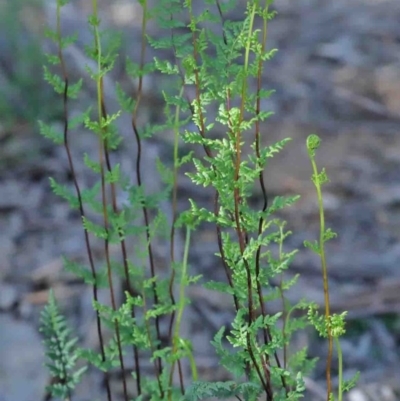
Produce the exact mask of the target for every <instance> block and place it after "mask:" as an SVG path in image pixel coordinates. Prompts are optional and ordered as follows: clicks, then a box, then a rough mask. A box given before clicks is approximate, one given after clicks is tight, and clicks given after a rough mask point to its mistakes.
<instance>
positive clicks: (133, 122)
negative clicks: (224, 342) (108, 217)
mask: <svg viewBox="0 0 400 401" xmlns="http://www.w3.org/2000/svg"><path fill="white" fill-rule="evenodd" d="M142 6H143V19H142V34H141V49H140V66H139V71H141V72H142V71H143V69H144V61H145V55H146V40H145V38H146V27H147V0H145V1H144V2H143V4H142ZM142 95H143V74H140V76H139V84H138V90H137V94H136V103H135V107H134V109H133V111H132V117H131V125H132V130H133V133H134V136H135V140H136V145H137V154H136V182H137V185H138V186H139V187H142V171H141V166H142V164H141V158H142V141H141V138H140V134H139V130H138V127H137V112H138V110H139V106H140V102H141V98H142ZM142 213H143V218H144V223H145V227H146V239H147V252H148V257H149V264H150V274H151V277H152V278H153V279H154V278H155V275H156V273H155V263H154V256H153V247H152V239H151V236H150V218H149V213H148V210H147V206H146V204H143V205H142ZM153 301H154V304H155V305H158V295H157V291H156V282H155V280H153ZM155 326H156V333H157V339H158V340H159V341H158V345H157V349H158V350H160V349H161V330H160V318H159V316H157V317H156V318H155ZM156 364H157V369H156V375H157V380H158V383H159V387H160V391H161V393H162V387H161V381H160V375H161V373H162V370H163V366H162V360H161V358H157V362H156Z"/></svg>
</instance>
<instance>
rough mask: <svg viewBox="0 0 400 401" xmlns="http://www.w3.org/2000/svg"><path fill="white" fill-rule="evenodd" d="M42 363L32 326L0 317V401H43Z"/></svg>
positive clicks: (39, 344)
mask: <svg viewBox="0 0 400 401" xmlns="http://www.w3.org/2000/svg"><path fill="white" fill-rule="evenodd" d="M44 362H45V356H44V348H43V345H42V342H41V339H40V337H39V334H38V333H37V332H36V331H35V330H34V329H33V327H32V326H30V325H29V324H27V323H25V322H23V321H19V320H16V319H14V318H12V317H10V316H8V315H4V314H0V400H2V401H17V400H18V401H34V400H35V401H36V400H43V399H44V395H45V387H46V385H47V378H48V376H47V372H46V368H45V367H44Z"/></svg>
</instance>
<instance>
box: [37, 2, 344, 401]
mask: <svg viewBox="0 0 400 401" xmlns="http://www.w3.org/2000/svg"><path fill="white" fill-rule="evenodd" d="M138 3H139V5H140V6H141V7H142V15H143V19H142V39H141V40H142V42H141V46H140V52H139V56H138V57H139V59H138V60H130V59H128V60H127V62H126V65H127V74H128V75H129V76H130V77H131V78H132V80H133V81H134V82H136V83H137V89H136V92H135V94H134V95H132V94H131V93H129V92H127V91H126V90H125V88H123V87H121V86H120V85H116V88H115V90H116V94H117V97H118V99H119V103H120V106H121V109H120V110H119V111H118V112H116V113H109V112H108V105H107V93H105V92H104V88H105V84H104V81H105V79H107V76H108V74H110V72H111V71H112V69H113V66H114V64H115V60H116V58H117V51H118V49H119V46H120V40H119V36H118V35H117V34H115V33H112V34H111V35H110V34H109V33H108V35H107V32H106V31H103V30H102V28H101V21H100V19H99V13H98V4H97V1H96V0H92V6H93V7H92V8H93V12H92V15H91V16H90V17H89V19H88V24H89V29H90V30H91V32H92V35H93V43H92V45H91V46H89V47H87V49H86V53H87V57H88V58H89V59H91V60H92V63H91V64H90V67H89V64H88V66H87V72H88V77H89V78H90V79H92V80H93V81H94V83H95V86H96V101H95V102H94V104H93V105H89V107H88V109H87V110H85V111H84V112H82V113H81V114H80V115H79V116H78V117H77V118H74V119H72V118H71V117H70V115H69V105H70V99H73V98H76V97H77V96H79V93H80V91H81V88H82V85H83V80H79V81H78V82H76V83H70V80H69V78H68V71H67V69H66V66H65V61H64V49H65V47H66V46H70V45H72V44H73V42H74V40H75V37H62V35H61V23H62V7H63V6H64V5H65V4H66V0H57V14H56V19H57V27H56V30H55V31H49V33H48V36H49V37H50V38H51V39H52V40H53V41H55V43H56V44H57V47H58V49H59V51H58V54H57V55H56V56H55V55H48V61H49V66H46V67H45V79H46V80H47V81H48V82H49V83H50V84H51V85H52V86H53V88H54V89H55V91H56V92H57V93H59V94H60V95H61V97H62V102H63V108H64V132H62V133H58V132H55V131H54V130H53V129H52V128H51V127H50V126H49V125H48V124H46V123H45V122H40V128H41V132H42V134H43V135H45V136H46V137H48V138H49V139H51V140H53V141H54V142H55V143H56V144H59V145H63V146H64V148H65V151H66V154H67V157H68V162H69V168H70V173H71V176H72V181H73V185H72V188H71V187H68V186H65V185H62V184H61V183H58V182H57V181H56V180H54V179H51V186H52V188H53V190H54V192H55V193H56V194H58V195H60V196H61V197H63V198H64V199H65V200H66V201H68V203H69V204H70V207H71V208H74V209H76V210H77V211H78V212H79V214H80V217H81V220H82V228H83V233H84V239H85V245H86V250H87V256H88V266H84V265H79V264H77V263H75V262H72V261H70V260H67V259H66V260H65V266H66V268H67V269H68V270H69V271H72V272H73V273H74V274H76V275H77V276H78V277H80V278H81V279H82V280H83V281H84V282H85V283H86V284H87V285H90V286H91V287H92V290H93V308H94V311H95V313H96V325H97V333H98V339H99V346H98V349H82V350H79V354H73V356H70V358H71V361H72V362H75V360H76V355H79V357H81V358H82V359H84V360H85V361H86V362H87V363H88V364H89V365H91V366H93V367H95V368H97V369H99V370H100V371H102V372H103V373H104V383H105V389H106V391H105V398H106V399H107V400H108V401H111V400H113V399H116V396H115V395H114V394H113V393H112V390H111V385H110V374H111V372H112V371H113V370H115V369H118V371H120V372H121V377H122V383H121V386H122V394H123V399H124V400H125V401H128V400H131V399H135V400H144V399H151V400H168V401H171V400H200V399H207V398H210V397H216V398H228V397H236V398H237V399H239V400H257V399H259V398H260V397H261V396H262V398H265V399H266V400H268V401H272V400H274V401H283V400H297V399H300V398H302V397H303V396H304V391H305V385H304V380H303V378H304V376H305V375H308V374H309V373H310V371H311V370H312V368H313V366H314V362H315V361H312V360H309V359H308V358H307V352H306V350H305V349H302V350H299V351H298V352H293V350H292V349H291V348H290V345H291V340H292V338H293V335H294V334H295V333H296V332H297V331H298V330H302V329H304V328H305V327H306V326H307V325H308V324H310V323H311V324H313V325H314V326H315V327H316V328H317V329H318V330H320V332H321V333H322V334H324V335H326V336H327V337H328V342H329V349H330V354H329V355H331V353H332V351H331V350H332V341H333V339H334V338H335V340H336V339H337V338H338V337H339V335H340V334H341V333H342V331H343V329H342V330H339V329H338V328H339V327H341V328H343V319H342V318H343V316H342V315H341V317H340V318H339V317H336V316H331V315H330V311H329V297H328V296H327V297H326V302H327V305H328V306H327V308H326V313H325V317H324V318H323V320H321V319H320V318H319V317H318V316H317V314H316V309H315V308H314V306H313V305H311V304H310V303H307V301H301V302H299V303H298V304H295V305H291V304H290V303H289V302H288V301H287V299H286V291H288V290H290V288H291V287H292V286H293V285H295V284H296V280H297V276H295V277H294V278H291V279H289V280H287V279H284V273H285V272H286V271H288V270H289V269H290V264H291V262H292V260H293V258H294V257H295V254H296V252H297V250H296V249H294V250H287V249H286V247H285V240H286V238H287V237H288V236H289V235H290V234H291V233H290V231H286V229H285V226H286V222H285V221H282V220H281V219H279V218H278V217H277V212H279V211H280V210H281V209H283V208H286V207H290V206H291V205H293V204H294V203H295V202H296V200H297V199H298V196H290V197H275V198H274V199H270V197H269V196H268V185H267V183H266V182H265V181H264V174H263V173H264V171H265V169H266V168H268V162H269V161H270V159H271V158H272V157H273V156H274V155H275V154H277V153H279V152H280V151H282V150H283V148H284V147H285V146H286V145H287V144H288V143H289V142H290V139H289V138H287V139H284V140H282V141H280V142H277V143H275V144H270V145H268V146H263V143H264V141H262V135H263V132H264V124H265V121H266V120H267V119H268V117H269V116H270V114H271V113H270V112H268V111H265V110H263V109H262V104H263V99H266V98H268V97H269V96H271V94H272V91H271V90H267V89H265V88H264V85H263V80H262V78H263V74H264V72H263V66H264V63H265V62H266V61H268V60H269V59H270V58H271V57H272V56H273V54H274V53H275V51H276V50H275V49H272V50H268V49H267V36H268V26H269V21H270V20H271V18H273V16H274V12H273V11H272V10H271V1H270V0H266V1H261V0H249V1H247V3H246V9H245V11H244V17H243V19H242V20H240V21H233V20H229V19H227V15H228V14H229V12H230V11H232V10H233V9H234V8H236V7H238V4H239V2H237V1H235V0H230V1H227V2H222V1H219V0H215V1H210V0H206V1H204V8H203V10H202V11H201V12H197V11H196V10H197V7H196V9H195V7H194V4H193V3H192V1H191V0H185V1H183V2H182V1H180V0H159V1H158V2H157V4H156V5H154V6H153V7H150V5H149V3H148V1H147V0H139V1H138ZM185 21H186V22H185ZM149 23H155V24H157V26H158V27H159V28H161V29H163V30H164V32H165V34H164V35H163V36H162V37H161V38H159V37H158V38H156V37H151V36H150V35H148V34H147V26H148V24H149ZM148 46H152V47H153V48H154V49H156V50H159V51H160V53H159V54H160V55H161V54H163V53H162V52H161V50H168V51H169V52H170V54H172V57H170V58H162V57H161V56H159V57H155V58H154V59H153V60H152V61H151V62H148V63H146V62H145V60H146V49H147V47H148ZM171 59H172V61H171ZM50 64H54V65H57V66H58V68H59V71H61V74H58V73H54V72H53V70H52V67H51V65H50ZM145 75H153V76H157V77H158V78H160V75H161V76H166V77H167V78H168V79H166V80H162V79H161V81H162V82H164V81H165V82H166V84H165V85H164V86H163V87H162V88H161V90H160V95H161V96H162V98H163V100H164V110H163V111H164V114H163V115H164V121H163V122H162V123H159V124H151V123H150V124H143V120H142V119H141V118H140V116H141V114H140V113H141V111H142V98H143V79H144V76H145ZM123 113H128V114H129V115H130V117H131V136H130V137H126V136H122V133H121V132H118V130H117V129H116V122H118V119H119V118H120V116H121V114H123ZM79 125H83V127H84V129H85V130H86V131H85V132H87V134H88V135H89V134H91V135H93V136H94V138H96V141H97V149H96V150H94V149H88V153H87V154H85V155H84V164H85V166H86V168H87V169H88V171H89V172H90V173H91V174H95V175H97V177H98V182H97V183H96V184H95V185H93V186H92V187H83V186H82V184H81V179H80V177H79V176H78V172H77V170H76V168H75V162H74V154H73V143H72V144H71V142H70V132H71V130H74V129H75V128H77V127H78V126H79ZM167 132H172V133H173V138H174V141H173V149H172V155H171V158H170V159H171V160H172V163H171V164H170V165H166V164H163V163H162V162H161V161H160V160H157V161H156V168H157V171H158V172H159V175H160V180H161V182H162V186H161V189H160V190H159V191H158V192H154V191H153V192H150V191H148V190H147V186H146V179H147V178H148V177H146V172H145V171H143V157H144V153H143V148H144V147H145V143H146V141H147V140H148V139H149V138H151V137H155V138H156V137H157V135H165V133H167ZM132 140H133V141H134V142H135V144H136V154H135V155H133V159H134V165H135V171H134V174H133V179H132V173H131V172H130V171H124V169H123V168H122V167H121V165H120V164H113V162H112V157H111V156H112V154H113V153H115V151H116V150H117V149H118V148H119V146H120V145H121V142H124V141H132ZM309 142H310V143H311V140H310V141H309ZM310 143H308V145H309V150H310V149H311V150H313V149H315V147H316V146H315V144H311V145H310ZM183 144H184V145H185V146H182V145H183ZM184 148H185V149H187V148H190V149H191V151H190V152H187V153H185V152H184V151H183V149H184ZM311 150H310V157H313V156H314V153H312V152H311ZM196 152H197V153H196ZM199 152H202V153H203V156H201V157H200V156H198V155H197V154H198V153H199ZM96 154H97V156H95V155H96ZM311 160H312V162H313V160H314V159H311ZM184 166H189V169H188V171H187V172H186V175H187V176H188V177H189V178H190V180H191V182H192V184H193V185H197V186H202V187H208V188H210V189H211V190H212V192H213V194H214V196H213V201H212V203H211V204H210V205H209V207H208V208H207V207H204V206H200V205H199V203H198V202H197V201H196V199H189V208H188V209H187V210H184V211H181V210H178V198H179V193H178V188H179V186H178V179H179V171H180V169H182V168H183V167H184ZM190 167H191V170H190ZM313 167H314V164H313ZM313 174H314V175H313V177H314V179H313V180H314V183H317V182H318V180H317V178H315V177H319V176H318V175H317V173H316V172H315V171H314V173H313ZM150 178H152V177H150ZM316 185H317V184H316ZM257 186H259V188H260V189H261V194H262V205H261V207H260V208H255V207H254V206H252V202H251V197H252V194H253V192H254V189H255V188H256V187H257ZM318 188H319V187H317V191H318V196H319V200H320V206H321V233H322V234H321V240H320V243H319V244H317V245H310V246H311V247H312V249H314V250H315V251H316V252H317V253H318V254H319V255H320V256H321V258H322V263H323V277H324V288H325V286H326V288H325V289H326V294H329V292H328V288H327V285H326V283H327V273H326V260H325V256H324V251H323V243H324V242H325V241H326V239H327V236H329V235H330V231H326V230H325V228H324V225H323V222H324V220H323V207H322V201H321V200H322V195H321V192H320V190H319V189H318ZM120 194H123V195H124V197H125V198H126V199H128V203H127V204H126V203H125V204H123V205H121V204H120V202H118V199H119V197H120ZM166 202H167V204H169V207H170V213H165V207H163V205H165V203H166ZM87 210H91V212H90V213H88V212H87ZM94 215H97V218H95V217H93V216H94ZM204 223H211V224H212V225H213V226H214V227H215V236H216V240H217V244H218V254H217V256H218V257H219V259H220V268H221V269H222V270H223V271H224V273H225V276H226V280H225V281H224V282H216V281H213V280H210V279H209V278H208V277H204V278H203V279H204V281H205V284H204V285H205V287H206V288H207V289H209V290H213V291H218V292H222V293H225V294H228V296H230V297H231V299H232V312H233V313H234V318H233V321H232V323H231V327H230V328H229V330H228V329H226V328H225V327H221V329H220V330H218V331H217V332H216V333H215V336H214V339H213V341H212V344H213V346H214V348H215V351H216V353H217V355H218V357H219V361H220V364H221V365H222V366H223V367H224V368H225V369H226V370H227V371H228V372H229V374H230V376H231V378H232V381H222V382H221V381H220V382H218V381H216V382H204V381H202V380H201V377H199V374H198V371H197V365H196V352H195V344H193V343H192V342H191V339H190V338H187V336H186V335H185V333H184V330H183V322H184V320H185V319H184V313H185V310H186V307H187V304H188V302H189V299H188V298H187V295H186V294H187V288H188V286H191V285H199V284H198V283H199V280H200V278H201V276H199V275H193V274H192V273H191V272H190V267H191V266H190V263H189V261H190V251H191V238H192V235H193V233H196V231H197V230H198V229H200V227H201V225H202V224H204ZM180 236H183V241H182V242H183V246H182V247H179V237H180ZM94 240H97V241H101V242H102V244H103V251H104V252H103V256H104V259H103V261H102V263H98V262H97V261H96V260H95V258H94V256H93V250H92V248H93V245H92V244H93V241H94ZM130 243H133V244H134V245H133V249H131V247H130V245H129V244H130ZM160 243H165V244H167V247H168V249H169V255H168V257H167V258H165V259H166V261H164V262H163V263H164V264H165V265H167V266H164V267H163V268H162V269H161V268H160V266H158V265H157V262H156V258H155V248H156V246H157V244H160ZM112 246H114V247H116V248H117V249H118V250H119V252H120V255H121V258H119V259H118V258H116V257H115V256H114V254H112V252H111V250H110V249H111V247H112ZM121 261H122V262H121ZM165 271H167V273H165ZM117 280H118V281H123V282H124V285H125V288H126V291H125V293H124V297H123V299H122V301H119V297H118V294H117V293H116V281H117ZM276 282H278V283H279V284H278V285H277V284H276ZM101 287H106V288H107V289H108V291H109V301H108V302H105V303H104V302H103V303H102V302H100V300H99V296H98V291H99V289H100V288H101ZM273 299H280V300H281V304H282V310H281V312H280V313H276V314H272V315H271V314H270V313H269V312H268V302H270V301H271V300H273ZM49 302H50V303H49V306H48V308H50V309H51V308H53V309H54V299H53V298H51V299H50V300H49ZM52 303H53V304H52ZM51 305H53V306H51ZM307 309H308V313H306V312H304V311H305V310H307ZM296 311H297V312H299V313H296V316H300V317H294V316H295V313H294V312H296ZM54 313H55V312H54ZM57 313H58V312H57ZM50 320H51V319H50ZM46 322H49V317H46V319H44V323H43V324H44V328H45V327H47V326H46V325H48V323H46ZM321 325H322V326H323V327H322V326H321ZM321 327H322V328H321ZM44 334H45V336H46V338H47V339H49V336H51V332H50V331H49V329H44ZM63 338H64V337H63ZM68 344H69V343H68ZM337 344H338V345H339V343H338V342H337ZM64 348H65V353H66V354H68V352H69V351H70V346H66V345H64ZM338 350H339V348H338ZM49 357H50V358H51V359H52V360H53V362H54V364H55V366H58V365H59V364H61V365H62V366H64V365H65V361H64V360H59V357H60V355H59V354H57V353H49ZM329 358H330V357H329ZM149 363H150V366H149ZM330 365H331V361H330V359H329V360H328V363H327V398H328V399H332V397H333V395H332V394H333V391H332V387H331V377H330ZM65 366H66V367H68V369H71V367H70V365H65ZM54 374H57V375H60V372H58V371H54ZM63 374H64V376H65V373H63ZM80 374H81V372H79V375H78V376H79V377H80ZM78 376H76V375H75V376H73V379H71V380H69V381H67V383H71V384H68V385H65V386H64V387H62V388H63V389H64V388H68V389H69V391H70V390H71V391H72V387H73V386H72V384H75V382H76V378H77V377H78ZM132 379H133V381H134V383H135V385H134V390H133V391H132V390H129V386H128V383H129V381H131V380H132ZM340 381H342V380H340ZM342 389H343V388H342V387H341V388H340V389H339V400H341V393H342ZM58 395H60V396H61V397H62V398H64V399H70V398H71V394H70V392H68V393H66V392H61V390H60V392H59V393H58Z"/></svg>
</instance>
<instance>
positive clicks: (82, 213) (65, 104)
mask: <svg viewBox="0 0 400 401" xmlns="http://www.w3.org/2000/svg"><path fill="white" fill-rule="evenodd" d="M57 37H58V58H59V60H60V65H61V70H62V76H63V80H64V92H63V114H64V148H65V151H66V153H67V158H68V165H69V169H70V172H71V177H72V181H73V183H74V187H75V191H76V195H77V198H78V203H79V213H80V217H81V220H84V219H85V216H86V214H85V209H84V207H83V200H82V194H81V190H80V186H79V183H78V178H77V175H76V172H75V167H74V163H73V160H72V153H71V149H70V146H69V111H68V87H69V80H68V72H67V68H66V65H65V61H64V55H63V52H62V46H61V17H60V2H57ZM83 231H84V236H85V246H86V253H87V255H88V259H89V265H90V270H91V273H92V278H93V287H92V292H93V299H94V301H95V302H98V299H99V298H98V287H97V273H96V267H95V263H94V257H93V252H92V247H91V245H90V236H89V231H88V230H87V229H86V228H85V227H83ZM96 328H97V336H98V338H99V343H100V354H101V360H102V362H105V361H106V355H105V351H104V339H103V330H102V322H101V319H100V312H99V311H96ZM104 383H105V387H106V392H107V400H108V401H112V394H111V389H110V378H109V374H108V372H105V373H104Z"/></svg>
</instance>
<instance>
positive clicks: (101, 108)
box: [92, 0, 129, 401]
mask: <svg viewBox="0 0 400 401" xmlns="http://www.w3.org/2000/svg"><path fill="white" fill-rule="evenodd" d="M92 6H93V15H94V17H95V18H96V19H98V12H97V0H93V1H92ZM94 39H95V50H96V56H97V71H98V74H100V72H101V70H102V67H101V62H102V52H101V50H102V49H101V43H100V35H99V31H98V26H97V22H96V25H95V26H94ZM96 83H97V112H98V119H99V128H100V129H101V134H100V136H99V164H100V176H101V197H102V204H103V226H104V230H105V232H106V238H105V240H104V253H105V257H106V265H107V277H108V284H109V288H110V298H111V306H112V309H113V310H114V311H116V310H117V304H116V300H115V293H114V286H113V278H112V267H111V256H110V249H109V248H110V243H109V239H108V236H109V231H110V223H109V216H108V211H107V206H108V200H107V194H106V180H105V168H104V164H105V155H104V149H105V146H106V144H105V140H104V128H103V121H105V120H106V118H107V111H106V107H105V101H104V88H103V77H102V76H101V75H99V76H98V77H97V78H96ZM114 326H115V334H116V338H117V348H118V358H119V363H120V367H121V370H122V386H123V392H124V398H125V401H128V400H129V396H128V387H127V383H126V378H125V375H124V372H125V362H124V356H123V353H122V344H121V335H120V330H119V323H118V321H117V319H115V320H114Z"/></svg>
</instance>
